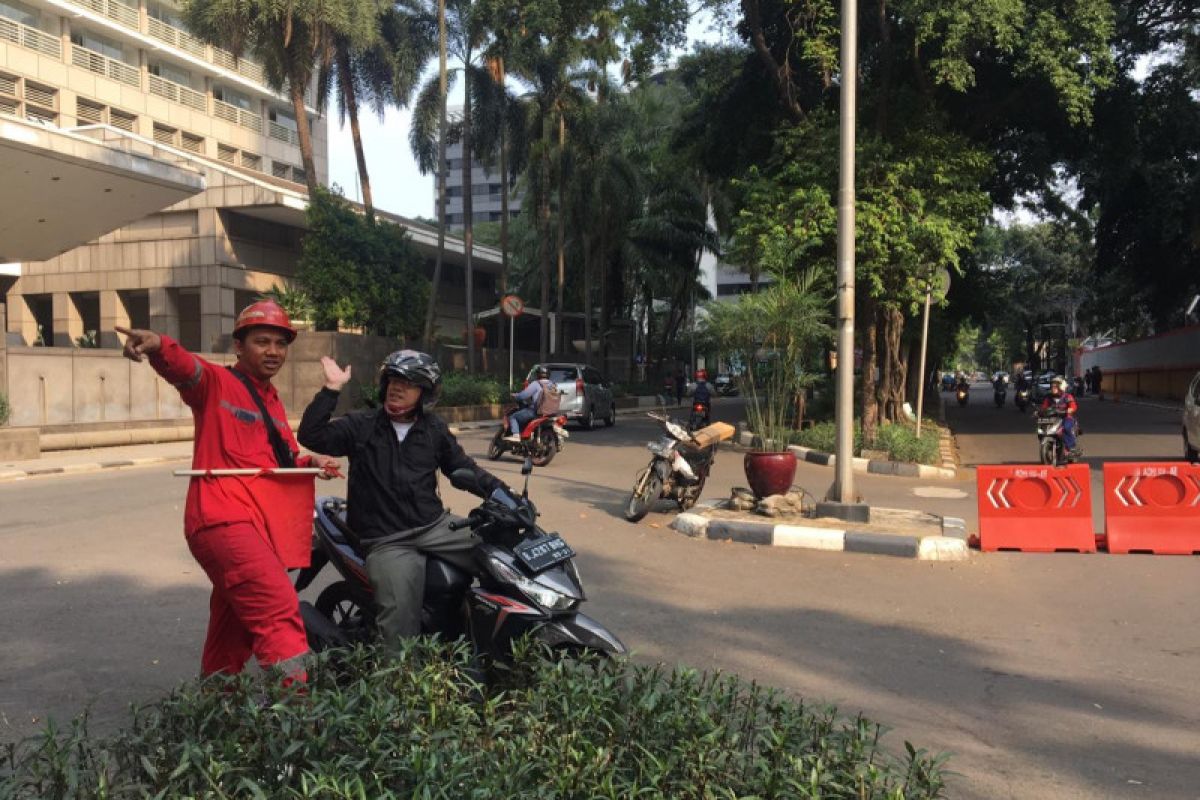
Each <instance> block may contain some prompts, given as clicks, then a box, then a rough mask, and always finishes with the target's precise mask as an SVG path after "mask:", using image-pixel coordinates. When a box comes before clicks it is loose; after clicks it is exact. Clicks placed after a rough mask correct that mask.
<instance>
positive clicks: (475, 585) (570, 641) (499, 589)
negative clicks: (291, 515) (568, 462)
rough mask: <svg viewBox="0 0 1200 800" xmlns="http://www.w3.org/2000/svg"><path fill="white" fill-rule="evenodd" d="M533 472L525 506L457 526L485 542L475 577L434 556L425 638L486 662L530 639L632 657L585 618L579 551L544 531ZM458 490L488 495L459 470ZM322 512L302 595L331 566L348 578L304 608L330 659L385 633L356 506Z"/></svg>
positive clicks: (508, 500) (488, 504) (485, 512)
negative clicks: (454, 644)
mask: <svg viewBox="0 0 1200 800" xmlns="http://www.w3.org/2000/svg"><path fill="white" fill-rule="evenodd" d="M532 471H533V464H532V462H531V460H530V459H528V458H527V459H526V460H525V466H524V468H523V469H522V470H521V472H522V474H524V475H525V476H526V477H525V491H524V493H523V494H522V495H521V497H513V496H512V495H510V494H509V493H507V492H504V491H502V490H499V489H498V490H496V491H495V492H493V493H492V495H491V496H490V497H488V499H486V500H484V501H483V503H482V504H481V505H480V506H479V507H477V508H475V509H474V510H472V511H471V513H470V515H469V516H468V517H467V518H466V519H465V520H464V519H459V520H457V521H455V522H453V523H451V524H452V527H454V528H464V527H469V528H471V530H473V531H474V532H475V533H476V534H478V536H479V538H480V540H481V542H480V544H479V545H478V546H477V547H476V549H475V553H474V555H475V565H476V569H475V570H474V572H473V573H468V572H464V571H462V570H461V569H459V568H458V567H456V566H454V565H452V564H450V563H449V562H446V561H442V560H440V559H438V558H437V557H436V556H433V555H430V556H428V557H427V558H426V560H425V600H424V603H423V606H422V609H421V632H422V633H426V634H434V635H437V636H439V637H442V638H444V639H446V640H453V639H458V638H463V637H465V638H466V639H468V640H469V641H470V642H471V644H472V646H473V648H474V652H475V653H476V654H479V655H484V656H487V657H490V658H492V659H500V660H504V659H506V658H508V657H509V656H510V655H511V653H512V643H513V641H514V640H515V639H518V638H520V637H521V636H524V635H527V634H528V635H530V636H532V637H533V638H535V639H538V640H540V641H542V642H544V643H545V644H546V645H548V646H550V647H551V648H554V649H558V650H564V651H568V652H585V651H592V652H597V653H600V654H603V655H609V656H612V655H619V654H623V653H625V652H626V650H625V645H623V644H622V643H621V640H620V639H618V638H617V637H616V636H615V635H614V634H613V633H611V632H610V631H609V630H608V629H607V628H605V627H604V626H603V625H601V624H600V623H599V622H597V621H595V620H593V619H592V618H591V617H589V616H587V615H586V614H583V613H582V612H580V611H579V606H580V605H581V604H582V603H583V602H584V600H586V596H585V594H584V591H583V584H582V583H581V581H580V579H579V572H578V571H577V570H576V569H575V564H574V558H575V552H574V551H573V550H572V549H571V548H570V546H569V545H568V544H567V543H566V542H565V541H563V539H562V538H561V537H559V535H558V534H557V533H547V532H546V531H544V530H542V529H541V528H540V527H539V526H538V524H537V516H538V513H537V509H536V508H535V507H534V505H533V502H532V501H530V500H529V474H530V473H531V472H532ZM450 482H451V483H452V484H453V485H454V487H455V488H457V489H461V490H463V491H467V492H471V493H473V494H479V493H480V488H479V485H478V483H477V481H476V479H475V475H474V473H472V472H470V471H469V470H457V471H456V472H454V474H453V475H451V476H450ZM316 511H317V514H316V521H315V523H314V526H313V553H312V564H311V565H310V566H308V567H306V568H304V569H303V570H301V571H300V573H299V575H298V576H297V578H296V591H297V592H301V591H303V590H304V589H305V588H307V587H308V586H309V585H310V584H311V583H312V582H313V579H314V578H316V576H317V575H318V574H319V573H320V572H321V570H322V569H324V568H325V566H326V565H328V564H332V565H333V567H334V569H336V570H337V572H338V573H339V574H340V575H341V579H340V580H338V581H336V582H334V583H332V584H330V585H329V586H327V587H325V589H323V590H322V591H321V593H320V594H319V595H318V596H317V600H316V604H315V605H313V604H310V603H308V602H307V601H301V603H300V612H301V616H302V617H303V619H304V624H305V628H306V629H307V632H308V642H309V647H310V648H311V649H312V650H314V651H317V652H320V651H322V650H326V649H328V648H330V647H342V646H347V645H352V644H354V643H357V642H366V641H369V640H371V639H373V638H375V636H376V635H377V632H376V631H377V629H376V623H375V609H374V597H373V594H372V591H371V582H370V580H369V578H368V577H367V568H366V563H365V561H364V559H363V557H362V556H361V555H360V553H362V552H364V549H363V547H362V543H361V540H360V539H359V537H358V536H357V535H356V534H355V533H354V531H352V530H351V529H350V527H349V526H348V525H347V524H346V501H345V500H343V499H342V498H340V497H321V498H318V499H317V503H316Z"/></svg>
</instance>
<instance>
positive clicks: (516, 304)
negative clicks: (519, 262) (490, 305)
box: [500, 294, 525, 392]
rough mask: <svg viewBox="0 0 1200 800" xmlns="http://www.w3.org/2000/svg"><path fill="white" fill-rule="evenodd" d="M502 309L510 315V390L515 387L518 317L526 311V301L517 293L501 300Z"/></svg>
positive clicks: (507, 315)
mask: <svg viewBox="0 0 1200 800" xmlns="http://www.w3.org/2000/svg"><path fill="white" fill-rule="evenodd" d="M500 311H501V312H503V313H504V316H506V317H508V390H509V391H510V392H511V391H512V388H513V357H514V356H515V354H516V351H517V317H519V316H521V314H522V313H523V312H524V311H525V302H524V301H523V300H521V298H519V297H517V296H516V295H515V294H508V295H505V296H504V297H503V298H502V299H501V300H500Z"/></svg>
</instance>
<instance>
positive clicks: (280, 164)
mask: <svg viewBox="0 0 1200 800" xmlns="http://www.w3.org/2000/svg"><path fill="white" fill-rule="evenodd" d="M271 174H272V175H274V176H275V177H276V178H281V179H283V180H285V181H292V182H293V183H304V167H296V166H292V165H291V164H288V163H286V162H284V161H272V162H271Z"/></svg>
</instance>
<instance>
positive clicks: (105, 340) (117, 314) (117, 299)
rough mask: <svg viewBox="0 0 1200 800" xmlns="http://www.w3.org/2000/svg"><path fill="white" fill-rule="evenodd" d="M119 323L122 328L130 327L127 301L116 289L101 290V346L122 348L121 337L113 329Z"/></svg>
mask: <svg viewBox="0 0 1200 800" xmlns="http://www.w3.org/2000/svg"><path fill="white" fill-rule="evenodd" d="M118 325H120V326H121V327H122V328H128V327H129V311H128V309H126V308H125V301H123V300H122V299H121V295H120V293H119V292H117V290H116V289H104V290H101V292H100V331H99V333H98V336H97V338H98V339H99V342H100V346H101V347H106V348H116V349H120V348H121V346H122V344H121V338H120V337H119V336H118V335H117V332H116V331H114V330H113V328H115V327H116V326H118Z"/></svg>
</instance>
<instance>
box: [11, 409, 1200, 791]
mask: <svg viewBox="0 0 1200 800" xmlns="http://www.w3.org/2000/svg"><path fill="white" fill-rule="evenodd" d="M977 396H978V395H977ZM1130 408H1131V413H1135V414H1138V415H1141V414H1142V412H1141V411H1140V410H1132V407H1130ZM1090 410H1091V409H1090V408H1089V409H1088V411H1089V412H1090ZM738 411H739V408H738V407H737V406H736V405H729V404H724V405H722V404H719V405H718V407H717V409H716V414H717V416H718V418H721V417H729V416H735V415H736V414H737V413H738ZM965 411H966V412H969V413H970V414H972V415H974V414H975V413H977V412H979V413H980V416H979V417H978V422H979V423H980V425H981V428H980V430H979V431H978V432H976V433H964V435H963V437H962V439H961V441H962V445H963V448H964V456H965V457H967V458H972V457H976V458H978V457H982V456H971V455H970V454H971V453H972V452H978V453H983V452H985V449H984V448H985V447H986V448H990V450H991V452H994V453H997V454H1001V453H1002V452H1004V453H1006V452H1008V450H1007V449H1004V450H1001V449H1000V448H1010V447H1011V448H1012V452H1013V454H1014V458H1018V455H1017V454H1018V452H1019V453H1020V454H1021V456H1023V455H1024V454H1025V453H1029V452H1033V448H1032V446H1030V445H1028V442H1029V440H1031V439H1032V438H1033V434H1032V433H1031V432H1030V429H1029V428H1027V427H1026V423H1027V422H1028V421H1024V422H1020V423H1019V422H1018V419H1017V415H1016V413H1015V412H1013V411H1012V410H1011V409H1009V410H1008V411H1004V412H1002V411H998V410H995V409H987V408H984V407H981V408H979V409H975V408H974V407H971V408H968V409H966V410H965ZM984 411H990V412H992V413H991V414H990V415H989V416H984V415H982V412H984ZM952 414H953V412H952ZM1006 416H1007V417H1008V418H1009V419H1010V420H1012V422H1011V427H1012V430H1011V431H1009V432H1007V433H1005V432H999V431H997V432H993V431H992V430H991V428H990V427H989V426H988V425H985V424H984V423H985V421H987V422H991V421H992V420H995V421H996V424H997V425H1001V424H1003V425H1006V426H1007V425H1009V423H1008V422H1001V420H1003V419H1004V418H1005V417H1006ZM1088 418H1089V417H1088V416H1085V417H1084V419H1085V422H1084V424H1085V426H1086V425H1088ZM972 419H974V417H972ZM1096 419H1097V422H1099V419H1100V417H1099V416H1098V415H1097V417H1096ZM1097 429H1098V430H1100V431H1103V428H1101V427H1100V426H1099V425H1097ZM1163 430H1164V431H1165V430H1166V428H1165V427H1164V428H1163ZM654 435H655V429H654V427H653V425H652V424H651V423H650V422H649V421H648V420H636V421H635V420H632V419H630V418H627V417H622V418H621V420H620V421H619V422H618V425H617V427H615V428H613V429H604V428H601V429H598V430H595V431H589V432H583V431H579V432H573V435H572V438H571V440H570V443H569V445H568V447H567V449H566V450H565V451H564V452H563V453H561V454H560V455H559V456H558V457H557V458H556V459H555V460H554V462H553V463H552V464H551V465H550V466H549V467H547V468H546V469H544V470H539V471H537V472H536V473H535V475H534V477H533V481H532V483H531V486H530V492H531V494H532V495H533V496H534V497H535V499H537V500H538V502H539V506H540V508H541V510H542V512H543V522H544V524H545V525H546V527H548V528H550V529H557V530H559V531H561V532H562V533H563V534H564V536H565V537H566V538H567V539H568V540H569V541H570V543H571V544H572V546H573V547H574V548H575V549H576V550H577V551H578V552H579V554H580V557H579V566H580V571H581V573H582V575H583V578H584V581H585V584H586V586H587V589H588V593H589V598H590V599H589V602H588V603H587V610H588V612H589V613H590V614H592V615H593V616H595V617H596V618H597V619H599V620H601V621H603V622H605V623H606V624H607V625H609V626H610V627H611V628H612V629H613V630H614V631H616V632H617V633H618V634H619V635H620V636H621V637H622V638H623V639H624V641H625V642H626V644H628V645H629V646H630V647H631V648H632V649H633V650H634V651H635V653H636V657H637V658H639V659H642V660H651V661H653V660H661V661H665V662H668V663H672V664H673V663H686V664H689V665H692V666H695V667H699V668H702V669H717V668H719V669H723V670H729V671H736V672H739V673H742V674H743V675H745V676H747V677H751V678H755V679H758V680H761V681H764V682H766V683H769V684H772V685H775V686H778V687H780V688H782V689H784V690H786V691H788V692H791V693H794V694H797V695H801V696H804V697H805V698H807V699H809V700H811V701H828V702H833V703H836V704H837V705H838V706H839V707H840V708H841V709H842V710H843V711H844V712H845V713H847V714H856V713H858V712H860V711H861V712H864V713H865V714H866V715H867V716H869V717H871V718H873V719H877V720H879V721H881V722H884V723H886V724H887V725H888V726H889V727H890V728H891V729H892V731H891V733H889V734H888V735H887V737H886V738H885V740H884V741H885V743H886V744H888V745H889V746H890V747H891V748H892V749H893V750H895V751H897V752H900V751H902V750H903V743H904V741H905V740H910V741H912V742H913V743H914V744H916V745H917V746H919V747H925V748H927V749H929V750H933V751H949V752H951V753H952V754H953V757H952V760H951V769H953V770H954V771H956V772H957V773H958V775H957V777H955V778H954V780H953V782H952V784H951V792H950V796H952V797H967V798H1109V797H1112V798H1123V797H1131V798H1143V797H1144V798H1196V797H1200V758H1198V757H1197V753H1200V707H1198V705H1197V703H1196V696H1197V693H1196V682H1197V679H1198V678H1200V624H1198V623H1200V619H1198V618H1197V617H1198V616H1200V614H1198V612H1197V607H1198V606H1200V589H1198V588H1197V586H1198V582H1197V577H1198V575H1200V572H1198V570H1200V561H1197V560H1196V559H1190V558H1161V557H1151V556H1134V557H1116V556H1097V555H1093V556H1083V555H1072V554H1055V555H1025V554H1018V553H1002V554H976V555H975V556H974V557H973V558H972V560H971V561H969V562H965V563H956V564H938V563H928V562H918V561H910V560H905V559H892V558H886V557H877V556H865V555H854V554H846V553H823V552H814V551H803V550H795V551H789V550H782V549H771V548H756V547H752V546H745V545H736V544H728V543H716V542H708V541H696V540H691V539H687V538H684V537H682V536H681V535H679V534H677V533H675V532H673V531H670V530H669V529H667V527H666V525H667V523H668V522H669V521H670V515H669V514H668V513H666V512H667V509H666V508H663V509H662V512H661V513H652V514H651V515H649V516H648V517H647V518H646V519H645V520H643V521H642V522H641V523H640V524H637V525H631V524H629V523H626V522H624V521H623V520H622V519H620V517H619V514H620V510H621V508H622V506H623V504H624V501H625V499H626V496H627V493H628V491H629V486H630V484H631V483H632V480H633V476H634V473H635V472H636V470H637V469H638V468H639V467H640V466H642V465H643V464H644V462H645V461H646V460H647V458H648V456H647V454H646V452H645V450H644V449H643V444H644V442H645V441H646V440H648V439H650V438H652V437H653V436H654ZM1088 435H1089V436H1093V435H1095V436H1096V439H1095V440H1085V444H1084V447H1085V448H1088V447H1089V444H1090V443H1091V442H1092V441H1098V440H1101V439H1103V438H1104V437H1105V434H1104V433H1103V432H1101V433H1099V434H1098V435H1096V434H1093V433H1089V434H1088ZM1114 435H1116V434H1114ZM487 436H488V432H477V433H470V434H465V435H464V436H463V437H462V438H463V442H464V445H465V446H466V447H467V449H468V451H469V452H472V453H473V454H475V455H477V457H482V454H483V453H484V451H485V449H486V442H487ZM977 439H978V440H977ZM1135 440H1136V441H1141V434H1131V435H1130V436H1128V438H1127V440H1125V445H1126V446H1127V448H1128V447H1131V446H1133V445H1132V443H1133V442H1134V441H1135ZM1165 441H1166V439H1165V438H1164V447H1165ZM1154 446H1156V447H1157V444H1155V445H1154ZM973 448H978V449H977V450H973ZM1171 452H1173V451H1167V450H1165V449H1164V455H1169V454H1171ZM1089 455H1090V452H1089ZM740 462H741V457H740V454H738V453H737V452H736V451H732V450H730V451H724V452H722V453H721V454H720V455H719V456H718V461H717V466H716V469H715V471H714V474H713V476H712V478H711V479H710V483H709V487H708V491H707V492H706V495H707V496H713V497H715V496H720V495H723V494H726V493H727V492H728V491H729V489H730V488H731V487H732V486H734V485H743V484H744V479H743V477H742V475H741V464H740ZM519 466H520V465H519V463H518V462H517V461H516V460H504V461H501V462H499V463H498V464H495V465H494V469H495V471H496V472H497V473H498V474H500V475H501V476H502V477H503V478H504V479H505V480H507V481H509V482H510V483H517V482H518V481H519V480H520V478H519V474H518V472H519ZM831 479H832V472H831V471H830V470H828V469H826V468H822V467H816V466H812V465H801V467H800V470H799V472H798V475H797V480H798V482H799V483H801V484H802V485H804V486H805V487H807V488H808V489H809V491H811V492H813V493H821V492H824V490H825V489H826V488H827V486H828V483H829V481H830V480H831ZM858 486H859V488H860V490H861V491H862V492H863V493H864V494H865V495H866V496H867V499H868V500H869V501H870V502H872V503H875V504H877V505H892V506H896V505H908V506H910V507H923V508H928V509H931V510H939V511H943V512H944V513H952V512H954V511H958V510H961V508H962V507H963V506H964V505H969V504H970V502H971V501H970V499H969V498H967V499H965V500H958V501H954V500H949V499H942V500H924V499H921V498H919V497H918V496H917V494H916V493H917V492H918V491H921V490H924V489H928V488H930V487H938V488H943V489H946V488H948V489H951V490H961V492H962V493H963V494H964V495H965V494H967V493H968V492H969V491H970V490H971V482H970V480H969V479H963V480H960V481H957V482H949V483H937V482H932V481H925V482H921V481H913V480H906V479H898V478H883V477H873V476H872V477H867V476H860V480H859V482H858ZM321 488H324V489H327V490H328V492H329V493H338V492H340V491H341V488H342V487H341V486H340V485H339V483H338V482H333V483H331V484H322V485H321ZM184 490H185V486H184V484H183V481H182V480H181V479H177V478H173V477H171V476H170V469H169V468H168V467H153V468H139V469H129V470H121V471H106V472H101V473H94V474H89V475H64V476H57V477H48V478H38V479H31V480H28V481H24V482H19V483H9V484H0V509H3V514H2V515H0V598H2V600H0V602H2V604H3V608H4V609H5V614H4V615H3V616H2V617H0V641H3V643H4V646H3V648H0V741H11V740H14V739H16V738H19V737H20V736H23V735H27V734H29V733H32V732H34V731H35V730H37V728H38V727H39V726H40V725H41V724H43V723H44V720H45V718H46V717H47V715H53V716H54V717H55V718H58V719H63V718H66V717H69V716H71V715H73V714H75V713H78V712H79V711H80V710H82V709H83V708H84V707H85V706H90V708H91V710H92V719H93V724H94V725H95V726H97V727H99V728H101V729H105V730H107V729H111V728H112V727H113V726H114V725H116V724H117V723H118V722H119V721H120V720H121V719H122V717H123V708H124V706H125V705H126V704H127V703H128V702H131V701H135V700H146V699H151V698H153V697H155V696H157V695H158V694H159V693H161V692H163V691H164V690H167V689H168V688H170V687H171V686H172V685H174V684H175V683H177V682H178V681H180V680H182V679H185V678H188V677H190V676H191V675H193V674H194V673H195V671H196V668H197V663H198V659H199V650H200V644H201V641H202V638H203V632H204V622H205V618H206V611H207V595H208V588H207V581H206V579H205V577H204V575H203V573H202V572H201V571H200V570H199V568H198V567H197V566H196V565H195V564H194V563H193V561H192V560H191V557H190V556H189V554H188V552H187V550H186V548H185V546H184V543H183V539H182V534H181V532H180V529H181V521H180V520H181V514H182V509H181V505H182V500H183V495H184ZM446 493H447V501H448V502H449V504H450V505H451V507H452V508H453V509H454V510H456V511H459V512H463V511H466V510H467V509H469V508H470V507H471V505H472V501H471V499H470V498H468V497H466V496H464V495H461V494H459V493H457V492H455V491H454V490H452V489H449V488H447V489H446Z"/></svg>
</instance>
